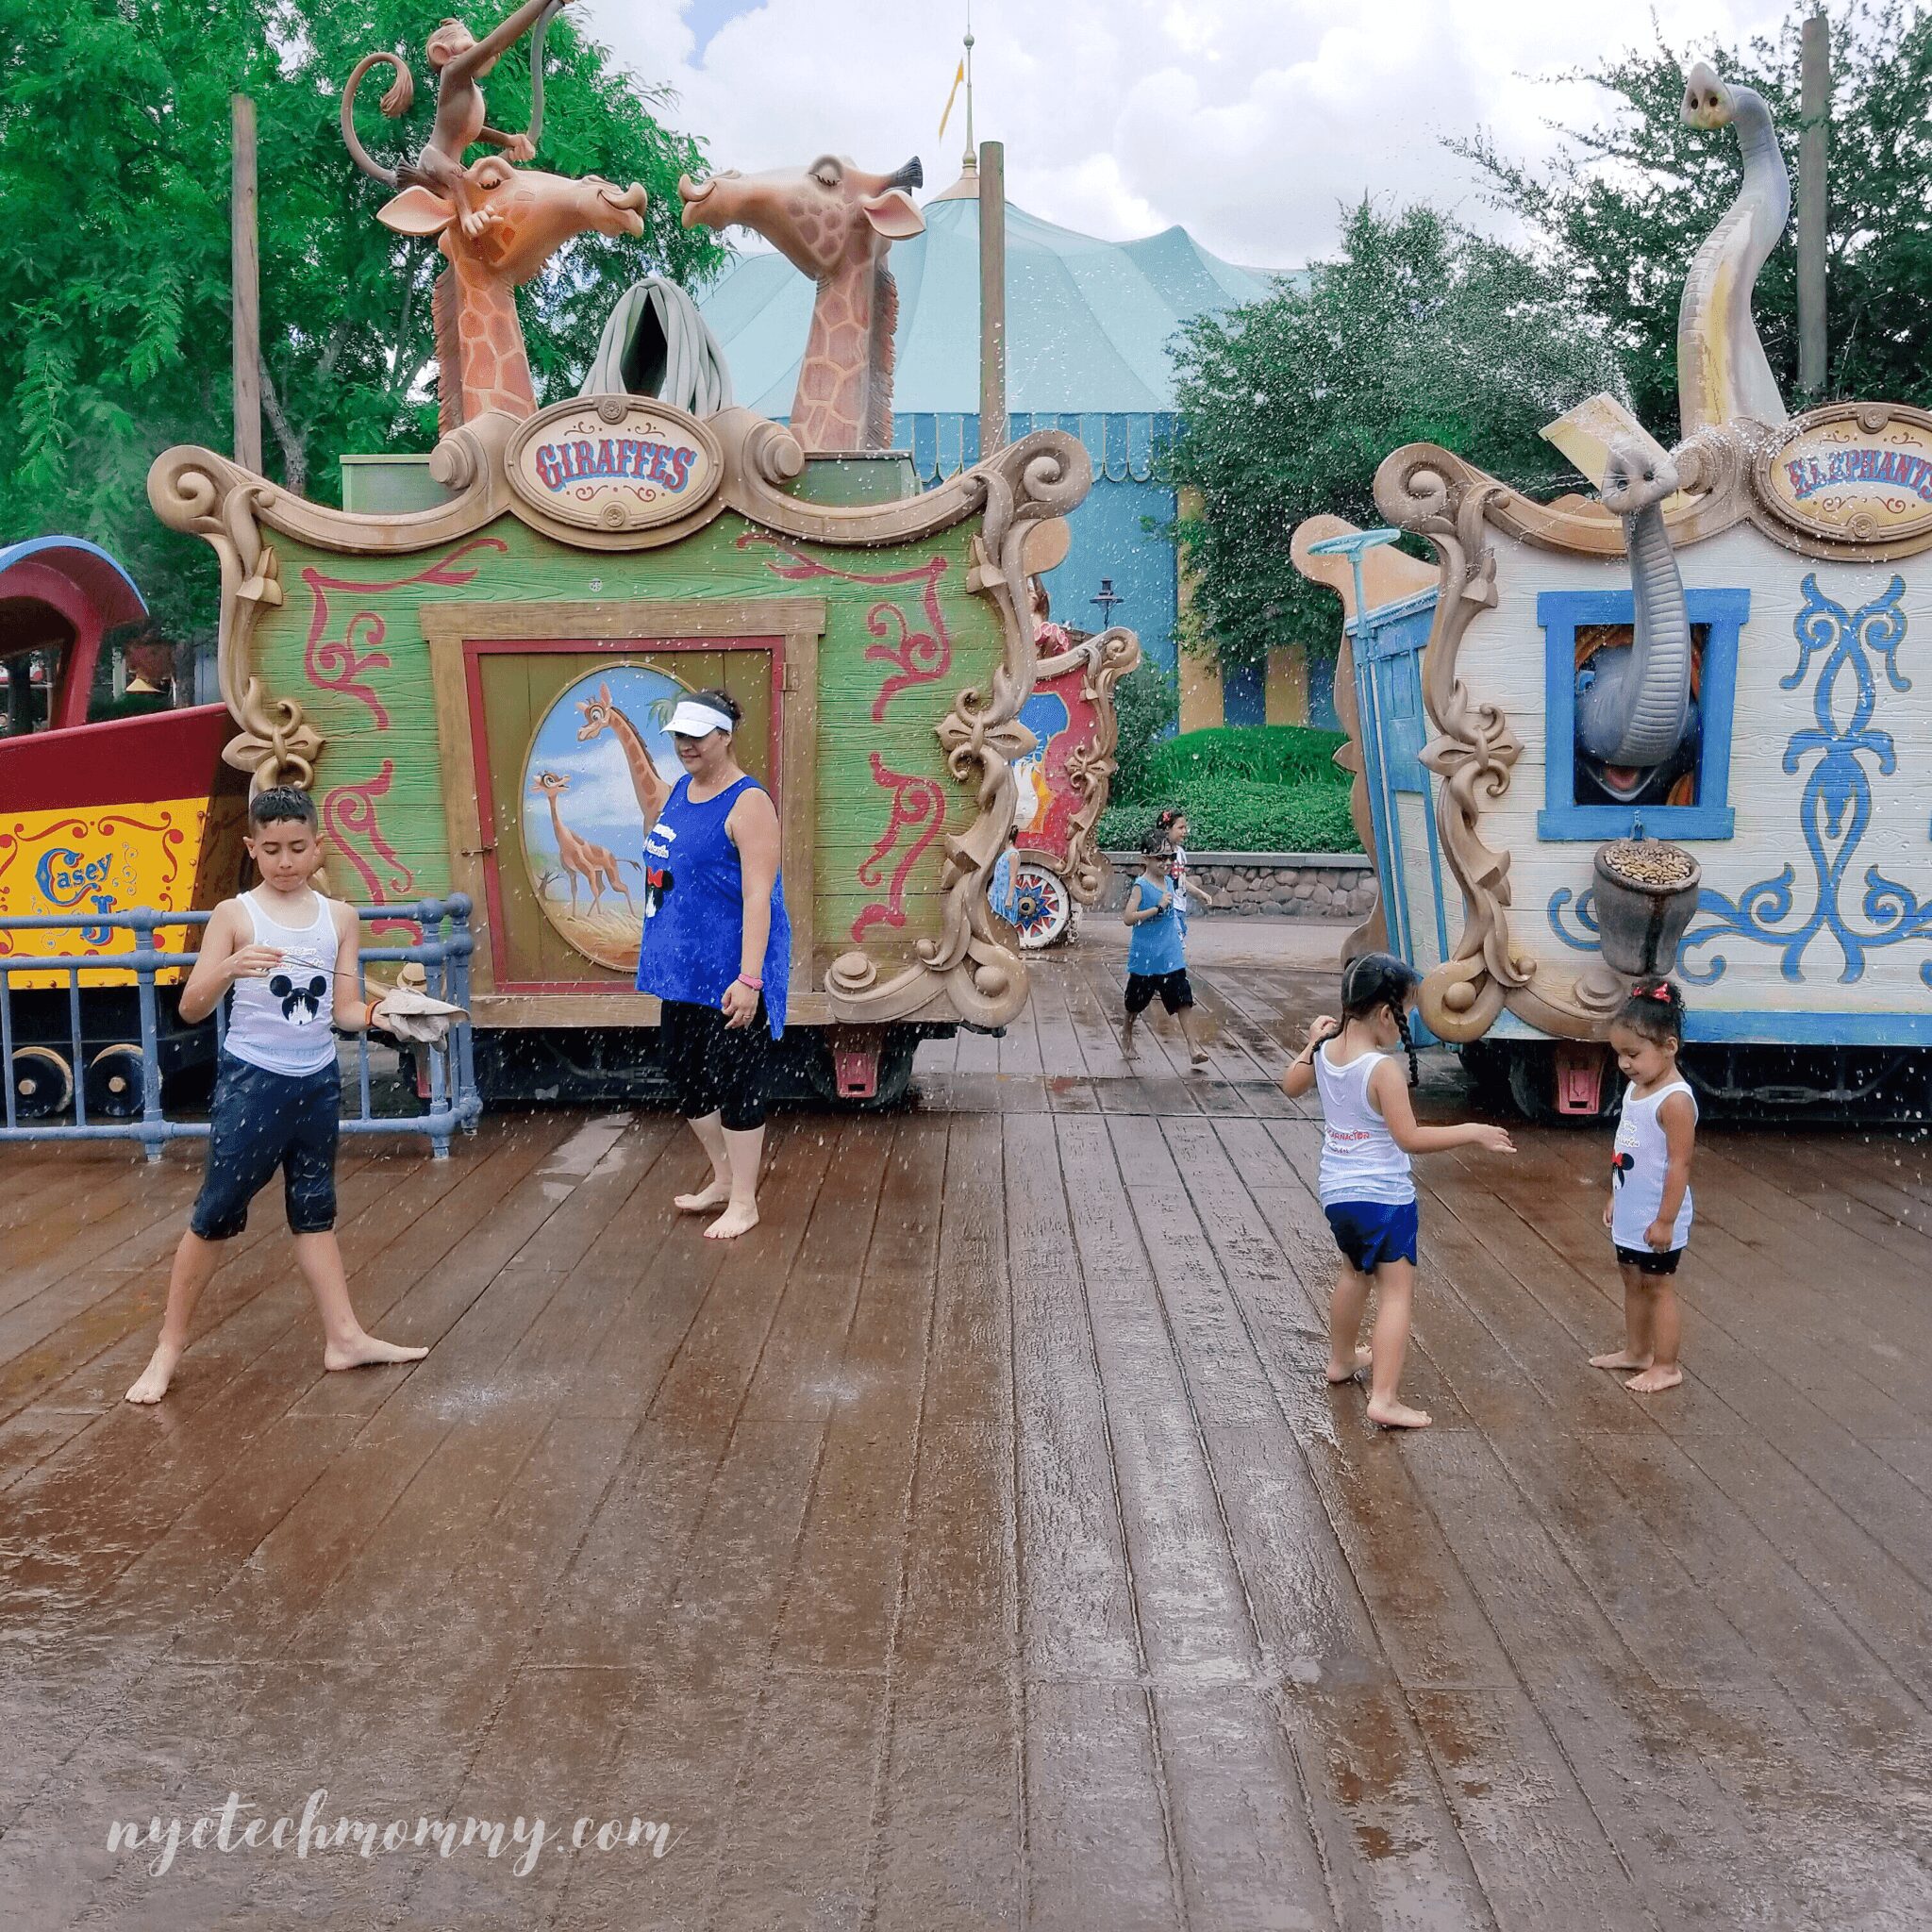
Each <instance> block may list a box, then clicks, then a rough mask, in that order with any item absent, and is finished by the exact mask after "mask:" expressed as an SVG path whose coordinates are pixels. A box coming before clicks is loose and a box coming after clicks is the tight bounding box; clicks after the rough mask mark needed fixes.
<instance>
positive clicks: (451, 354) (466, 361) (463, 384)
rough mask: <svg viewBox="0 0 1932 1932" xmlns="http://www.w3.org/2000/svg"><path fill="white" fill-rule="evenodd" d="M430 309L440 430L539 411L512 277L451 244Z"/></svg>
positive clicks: (447, 432) (445, 432)
mask: <svg viewBox="0 0 1932 1932" xmlns="http://www.w3.org/2000/svg"><path fill="white" fill-rule="evenodd" d="M430 316H431V319H432V321H433V323H434V325H435V329H436V359H437V370H438V375H437V428H438V431H439V433H440V434H441V435H444V436H447V435H448V434H449V433H450V431H451V430H452V429H456V428H458V427H459V426H460V425H463V424H465V423H473V422H475V419H476V418H477V417H478V416H480V415H481V414H482V413H483V412H484V410H486V409H501V410H502V411H503V412H504V414H505V415H508V416H519V417H521V416H530V415H534V414H535V413H536V409H537V392H536V391H535V389H534V388H533V387H532V386H531V383H530V358H529V357H528V355H527V354H526V353H525V349H524V329H523V324H522V323H521V322H519V321H518V319H517V295H516V291H515V290H514V289H513V288H511V287H510V285H509V284H508V282H506V281H503V280H502V279H500V278H499V277H497V276H495V275H491V273H490V272H489V270H487V269H486V268H484V267H483V266H482V264H481V263H480V262H478V261H476V260H475V258H473V257H471V256H469V255H467V254H465V253H461V252H449V266H448V267H447V268H446V269H444V270H443V272H442V273H441V275H438V276H437V278H436V289H435V291H434V293H433V294H432V296H431V298H430ZM552 809H553V810H554V809H555V807H554V806H553V808H552Z"/></svg>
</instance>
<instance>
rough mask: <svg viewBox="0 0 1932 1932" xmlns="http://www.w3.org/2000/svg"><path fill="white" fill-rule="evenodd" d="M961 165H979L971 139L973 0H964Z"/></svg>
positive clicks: (976, 149)
mask: <svg viewBox="0 0 1932 1932" xmlns="http://www.w3.org/2000/svg"><path fill="white" fill-rule="evenodd" d="M961 165H962V166H963V167H965V168H972V169H976V168H977V167H978V166H979V149H978V147H977V146H976V145H975V143H974V139H973V0H966V156H965V159H964V161H963V162H962V163H961Z"/></svg>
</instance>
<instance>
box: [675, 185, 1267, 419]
mask: <svg viewBox="0 0 1932 1932" xmlns="http://www.w3.org/2000/svg"><path fill="white" fill-rule="evenodd" d="M924 212H925V232H924V234H923V235H917V236H914V237H913V239H912V240H911V241H909V242H899V243H897V244H896V245H895V246H894V247H893V249H892V253H891V269H892V274H893V275H894V277H895V278H896V279H897V281H898V284H899V353H898V363H897V369H896V373H895V376H894V381H893V391H892V407H893V409H894V411H895V412H896V413H897V414H899V415H900V416H902V417H903V416H907V415H926V414H942V415H943V414H961V413H963V414H968V415H973V414H976V412H977V410H978V408H979V203H978V199H977V197H976V195H975V194H974V192H973V189H972V186H971V185H970V177H969V180H968V182H966V183H962V184H961V185H960V186H958V187H956V188H954V189H952V190H949V191H948V192H947V193H946V194H944V195H941V196H940V197H939V198H938V199H936V200H934V201H931V202H928V203H927V204H926V207H925V210H924ZM1268 287H1269V285H1268V282H1267V280H1266V278H1265V277H1263V276H1261V275H1256V274H1254V273H1252V272H1251V271H1249V270H1247V269H1242V268H1236V267H1234V266H1233V265H1232V264H1231V263H1229V262H1225V261H1222V260H1220V259H1219V258H1217V257H1215V256H1212V255H1209V254H1208V251H1207V250H1206V249H1205V248H1203V247H1202V246H1201V245H1200V244H1199V243H1198V242H1196V241H1195V240H1194V239H1193V237H1192V236H1191V235H1190V234H1189V233H1188V232H1187V230H1186V229H1185V228H1178V227H1175V228H1168V229H1166V230H1164V231H1163V232H1162V233H1160V234H1158V235H1149V236H1147V237H1145V238H1144V239H1143V240H1141V241H1139V242H1102V241H1099V240H1097V239H1096V238H1095V237H1093V236H1091V235H1076V234H1074V232H1073V230H1072V229H1070V228H1060V227H1056V226H1055V225H1054V224H1053V223H1051V222H1042V221H1041V220H1040V219H1039V218H1038V217H1037V216H1034V215H1029V214H1028V213H1027V212H1026V211H1025V210H1024V208H1015V207H1014V206H1013V205H1012V204H1011V203H1010V202H1008V205H1007V399H1008V408H1010V409H1012V410H1014V411H1015V412H1017V413H1019V414H1022V415H1038V416H1057V415H1069V414H1073V415H1089V416H1093V415H1114V416H1122V415H1136V416H1145V415H1164V414H1167V413H1169V412H1171V411H1172V410H1173V408H1174V365H1173V362H1172V360H1171V359H1170V357H1169V353H1168V345H1169V341H1170V338H1172V336H1173V335H1174V330H1175V329H1176V328H1178V327H1179V326H1180V325H1181V324H1182V323H1183V322H1185V321H1186V320H1187V319H1188V318H1189V317H1191V316H1194V315H1199V314H1202V313H1204V312H1206V311H1208V310H1218V309H1223V308H1232V307H1234V306H1235V305H1236V304H1238V303H1242V302H1252V301H1256V300H1257V299H1258V298H1260V297H1261V296H1263V295H1265V294H1266V293H1267V292H1268ZM812 299H813V286H812V284H811V283H810V282H809V281H808V280H807V279H806V277H805V276H804V275H800V274H799V273H798V271H797V270H796V269H795V268H793V267H792V266H791V263H790V262H788V261H787V260H786V259H785V258H783V257H782V256H779V255H752V256H743V257H741V258H739V259H738V260H737V261H735V262H734V263H733V264H732V265H731V267H730V268H728V269H727V270H726V271H725V273H724V277H723V279H722V280H720V281H719V283H718V284H717V286H716V287H715V288H713V289H712V290H711V291H710V292H709V293H708V294H707V295H705V296H704V297H703V298H701V300H700V302H699V305H698V306H699V308H701V309H702V311H703V313H704V317H705V320H706V321H707V322H708V323H709V324H710V325H711V328H712V330H713V331H714V333H715V334H716V335H717V337H718V339H719V341H721V342H722V343H723V344H724V353H725V356H726V358H727V359H728V361H729V363H730V367H731V386H732V389H733V391H734V392H735V394H736V396H737V398H738V400H739V401H740V402H741V403H743V404H745V405H746V406H748V407H749V408H753V409H756V410H758V412H759V413H760V414H762V415H767V416H779V417H783V416H788V415H790V414H791V398H792V393H793V391H794V390H795V389H796V388H797V385H798V364H799V360H800V358H801V357H802V356H803V354H804V352H805V339H806V334H807V331H808V328H809V326H810V323H811V307H812Z"/></svg>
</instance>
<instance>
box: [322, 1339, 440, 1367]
mask: <svg viewBox="0 0 1932 1932" xmlns="http://www.w3.org/2000/svg"><path fill="white" fill-rule="evenodd" d="M428 1353H429V1351H428V1350H427V1349H426V1348H404V1347H402V1346H401V1345H400V1344H398V1343H396V1342H393V1341H381V1340H380V1339H379V1338H377V1337H376V1336H374V1335H358V1336H357V1337H356V1338H355V1340H354V1341H331V1342H330V1343H329V1345H328V1346H327V1347H326V1348H325V1349H324V1350H323V1352H322V1365H323V1367H324V1368H325V1369H366V1368H369V1367H371V1366H373V1365H374V1364H375V1363H377V1362H420V1361H421V1360H422V1359H423V1357H425V1355H427V1354H428Z"/></svg>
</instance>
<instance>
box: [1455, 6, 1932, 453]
mask: <svg viewBox="0 0 1932 1932" xmlns="http://www.w3.org/2000/svg"><path fill="white" fill-rule="evenodd" d="M1813 10H1814V6H1813V4H1812V0H1801V4H1798V5H1795V6H1794V7H1793V8H1792V10H1791V13H1790V18H1789V19H1788V20H1787V21H1786V23H1785V24H1784V25H1783V27H1782V29H1781V30H1780V31H1779V33H1778V34H1777V35H1776V37H1775V38H1772V39H1767V38H1763V37H1760V38H1758V39H1756V40H1754V41H1752V42H1750V43H1749V45H1748V46H1743V47H1721V48H1719V49H1717V50H1716V51H1715V53H1714V54H1712V55H1707V57H1706V58H1710V59H1712V61H1713V64H1714V65H1715V66H1716V68H1717V70H1718V72H1719V73H1720V74H1721V75H1723V76H1724V79H1725V80H1727V81H1730V82H1732V83H1733V84H1734V85H1735V84H1739V83H1741V84H1742V85H1744V86H1746V87H1750V88H1754V89H1756V90H1757V92H1758V93H1759V94H1761V95H1762V96H1763V97H1764V100H1765V103H1766V105H1767V106H1768V107H1769V108H1770V109H1771V112H1772V118H1773V120H1774V122H1775V124H1776V126H1777V131H1778V137H1779V140H1780V142H1781V143H1782V145H1783V147H1784V152H1785V160H1786V164H1787V166H1788V167H1789V168H1790V171H1791V178H1792V182H1793V185H1794V187H1795V183H1796V180H1797V167H1798V144H1799V139H1800V135H1801V133H1802V129H1803V122H1802V119H1801V115H1800V105H1801V104H1800V93H1799V59H1798V37H1799V29H1800V25H1801V23H1802V20H1803V17H1804V16H1805V15H1806V14H1808V13H1810V12H1812V11H1813ZM1831 42H1832V76H1833V90H1832V105H1831V118H1830V123H1829V140H1830V195H1829V219H1828V223H1827V238H1826V257H1827V261H1828V271H1827V301H1826V307H1827V313H1828V332H1829V340H1830V360H1829V366H1828V372H1827V376H1826V386H1825V391H1824V397H1828V398H1838V397H1866V398H1870V399H1872V400H1874V401H1879V400H1882V401H1887V402H1906V403H1917V404H1919V405H1921V406H1922V407H1923V406H1924V405H1925V404H1926V403H1927V402H1928V401H1932V209H1928V206H1927V194H1928V190H1932V122H1928V120H1927V118H1926V111H1925V106H1926V100H1927V97H1928V94H1932V14H1927V13H1924V12H1922V11H1921V10H1920V9H1919V8H1917V7H1907V6H1906V5H1904V4H1902V0H1881V4H1876V5H1855V6H1853V7H1851V8H1846V9H1844V10H1841V11H1840V12H1839V13H1838V14H1837V15H1836V17H1835V18H1834V20H1833V22H1832V28H1831ZM1689 60H1690V56H1689V54H1688V52H1687V51H1686V50H1682V49H1678V48H1674V47H1673V46H1671V45H1670V44H1669V43H1668V42H1666V41H1665V40H1664V39H1663V38H1662V36H1661V34H1659V36H1658V39H1657V43H1656V44H1655V45H1654V46H1650V47H1646V48H1641V49H1634V50H1632V51H1630V52H1627V53H1625V54H1623V55H1620V56H1619V57H1617V58H1614V59H1611V60H1608V61H1606V62H1605V63H1604V64H1603V65H1602V66H1600V67H1597V68H1594V69H1591V70H1589V71H1588V72H1586V73H1584V74H1582V75H1572V76H1570V78H1573V79H1583V80H1588V81H1592V82H1594V83H1595V84H1596V85H1597V86H1598V87H1600V88H1601V89H1603V90H1604V92H1605V94H1606V95H1607V101H1606V108H1607V111H1606V113H1605V114H1604V115H1603V116H1602V118H1601V119H1600V120H1598V121H1597V122H1596V123H1595V124H1594V125H1590V126H1586V127H1571V128H1567V129H1565V130H1564V140H1563V142H1562V145H1561V147H1560V149H1559V151H1558V155H1557V159H1556V160H1555V162H1554V163H1553V164H1552V165H1550V166H1548V167H1546V168H1543V169H1536V168H1532V167H1530V166H1527V165H1526V164H1524V163H1523V162H1520V161H1515V160H1511V159H1510V158H1507V157H1506V156H1504V155H1502V154H1500V153H1499V152H1498V151H1497V150H1496V148H1495V146H1494V144H1493V143H1492V142H1490V141H1489V140H1487V139H1483V138H1478V139H1476V140H1474V141H1470V142H1451V143H1450V145H1451V146H1452V147H1454V148H1455V149H1456V150H1457V152H1458V153H1461V154H1463V155H1465V156H1467V157H1468V158H1471V159H1473V160H1474V161H1475V162H1476V163H1477V164H1478V166H1479V167H1480V168H1481V169H1482V170H1483V171H1484V173H1485V175H1487V177H1488V180H1489V183H1490V186H1491V193H1492V197H1493V199H1494V200H1495V202H1496V203H1497V204H1498V205H1499V206H1500V207H1501V208H1504V209H1506V210H1507V211H1508V212H1509V213H1511V214H1513V215H1515V216H1517V217H1518V218H1519V219H1520V220H1521V221H1522V222H1523V223H1524V225H1525V226H1526V227H1527V228H1528V229H1529V231H1530V233H1531V235H1532V236H1533V237H1534V238H1535V240H1536V242H1537V243H1538V244H1539V245H1540V246H1541V248H1542V249H1544V250H1545V251H1547V253H1548V255H1549V256H1550V258H1552V259H1553V260H1554V261H1555V262H1556V263H1557V265H1558V267H1559V268H1560V269H1561V270H1562V272H1564V273H1565V274H1567V275H1570V276H1571V277H1572V278H1573V286H1574V289H1575V291H1576V293H1577V296H1578V298H1579V300H1580V301H1581V302H1582V303H1583V305H1584V307H1585V308H1588V309H1589V311H1590V312H1591V314H1592V315H1594V316H1596V317H1598V318H1599V319H1600V320H1601V321H1602V322H1603V324H1604V325H1605V326H1606V328H1607V330H1608V332H1609V336H1610V339H1611V341H1613V342H1614V344H1615V346H1616V349H1617V351H1618V355H1619V358H1620V359H1621V360H1622V362H1623V364H1624V371H1625V374H1626V376H1627V379H1628V382H1629V386H1630V393H1631V400H1632V403H1633V405H1634V407H1635V408H1636V410H1637V413H1638V415H1639V416H1640V417H1641V419H1642V420H1643V422H1644V425H1645V426H1646V427H1648V428H1649V429H1650V430H1651V431H1652V433H1653V434H1654V435H1656V436H1657V438H1658V439H1659V441H1662V442H1664V443H1665V444H1667V445H1668V444H1670V443H1672V442H1674V441H1676V436H1677V305H1678V301H1679V299H1680V297H1681V295H1682V293H1683V287H1684V276H1685V273H1686V271H1687V270H1688V269H1689V268H1690V265H1691V258H1692V257H1693V256H1694V255H1695V254H1696V252H1697V249H1698V247H1699V245H1700V244H1701V243H1702V242H1703V241H1704V239H1705V237H1706V236H1707V235H1708V234H1709V233H1710V231H1711V229H1712V228H1713V227H1714V226H1715V225H1716V224H1717V222H1718V220H1719V219H1720V217H1721V216H1722V215H1723V213H1724V209H1725V208H1728V207H1729V206H1730V204H1731V202H1732V200H1733V199H1734V198H1735V197H1736V195H1737V193H1738V191H1739V188H1740V185H1741V183H1742V180H1743V163H1742V160H1741V158H1740V153H1739V148H1738V142H1737V140H1736V138H1735V136H1733V135H1731V134H1729V133H1728V132H1725V133H1718V134H1707V133H1700V132H1699V131H1698V130H1697V129H1695V128H1692V127H1687V126H1686V125H1684V123H1683V121H1682V119H1681V117H1680V115H1679V111H1678V110H1679V107H1680V105H1681V102H1682V98H1683V92H1684V75H1685V72H1686V71H1687V68H1688V66H1689ZM1794 206H1795V202H1794ZM1797 288H1798V282H1797V251H1796V249H1795V247H1794V246H1793V245H1792V242H1791V240H1790V237H1788V238H1787V240H1786V242H1785V243H1784V244H1783V245H1782V246H1780V247H1779V248H1778V249H1777V250H1776V252H1775V253H1774V255H1773V256H1772V258H1771V259H1770V260H1769V261H1768V262H1767V263H1766V264H1765V267H1764V271H1763V273H1762V274H1761V275H1759V276H1758V278H1757V295H1756V299H1755V304H1754V306H1755V308H1756V311H1757V331H1758V335H1759V336H1760V338H1761V339H1762V341H1763V342H1764V348H1765V353H1766V355H1767V356H1768V357H1769V358H1770V360H1771V366H1772V371H1773V373H1774V375H1776V376H1777V378H1778V382H1779V384H1780V386H1781V388H1782V389H1783V391H1784V393H1785V399H1786V401H1787V402H1788V403H1789V404H1790V406H1791V407H1792V408H1799V407H1801V406H1808V405H1809V404H1811V403H1814V402H1817V401H1819V400H1823V399H1824V398H1821V397H1801V396H1800V395H1799V393H1798V386H1797V385H1798V320H1797V312H1798V293H1797Z"/></svg>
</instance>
